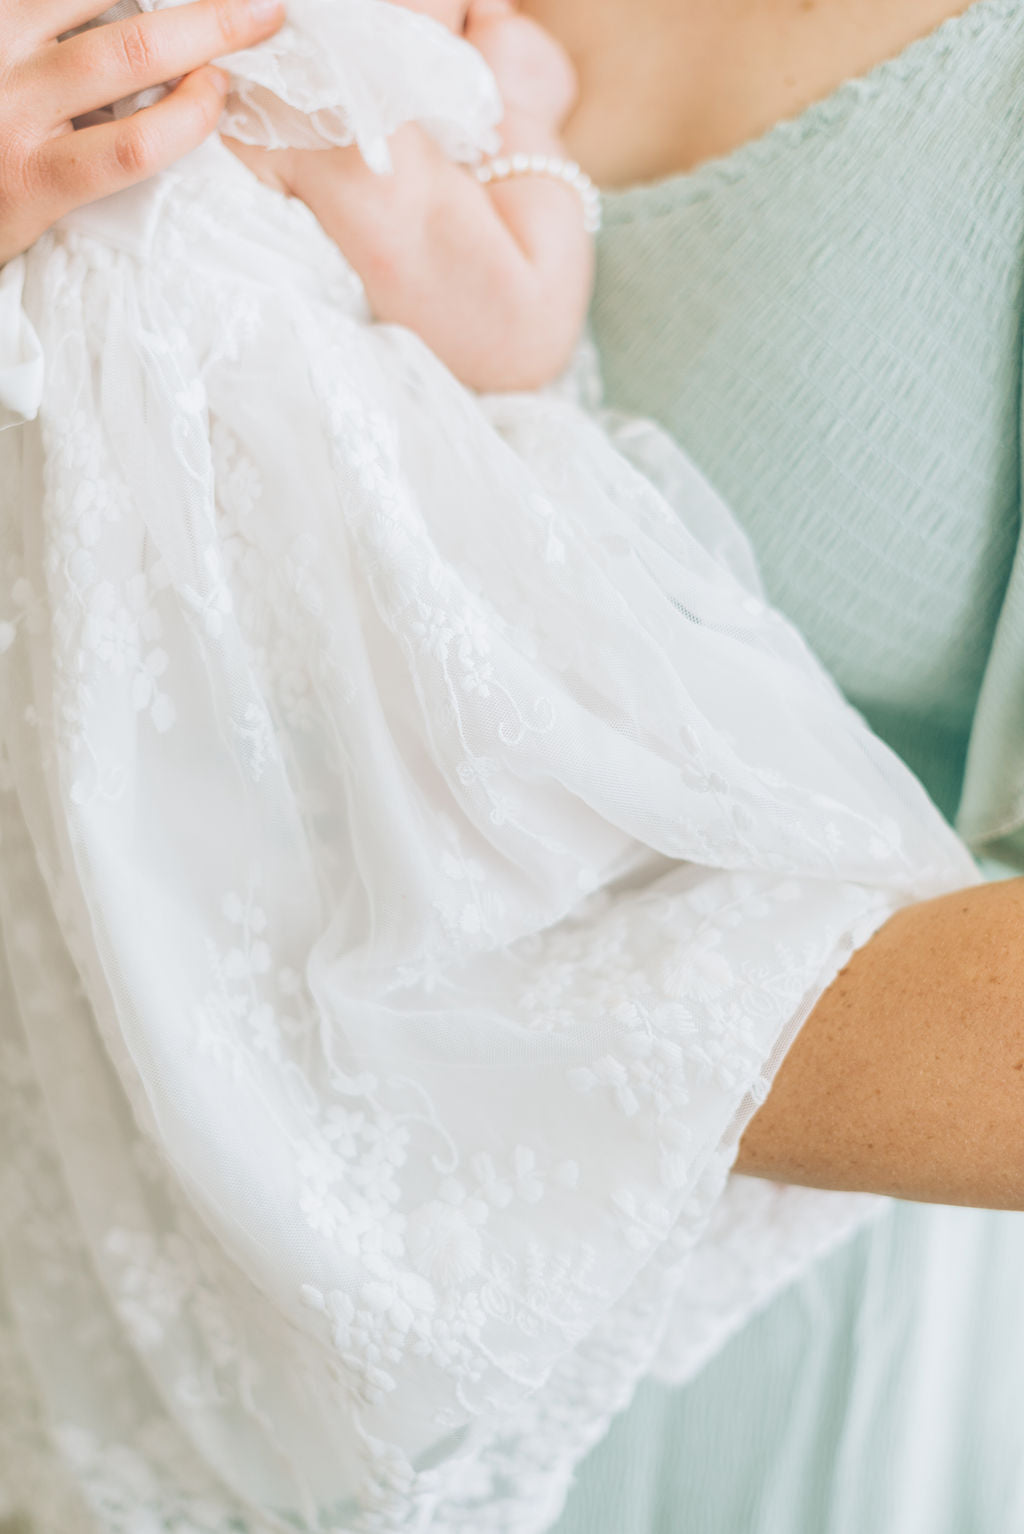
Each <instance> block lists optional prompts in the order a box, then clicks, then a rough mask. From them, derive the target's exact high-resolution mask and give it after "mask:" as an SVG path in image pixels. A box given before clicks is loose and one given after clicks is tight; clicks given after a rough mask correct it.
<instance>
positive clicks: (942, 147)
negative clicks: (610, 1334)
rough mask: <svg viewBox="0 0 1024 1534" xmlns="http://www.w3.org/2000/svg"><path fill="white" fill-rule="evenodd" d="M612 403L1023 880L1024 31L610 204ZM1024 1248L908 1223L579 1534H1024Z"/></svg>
mask: <svg viewBox="0 0 1024 1534" xmlns="http://www.w3.org/2000/svg"><path fill="white" fill-rule="evenodd" d="M593 321H594V327H595V335H596V338H597V341H598V345H599V347H600V350H601V354H602V361H603V367H604V372H605V382H606V386H607V392H608V396H609V401H610V403H611V404H613V405H616V406H619V407H621V408H623V409H626V410H629V411H631V412H635V413H640V414H645V415H650V416H653V417H655V418H657V419H658V420H660V421H661V422H662V423H663V424H664V425H665V426H666V427H667V428H668V429H669V430H670V431H671V432H672V433H673V434H674V435H675V436H676V437H677V438H678V439H679V441H680V442H681V443H682V444H683V446H684V447H685V448H686V449H687V450H688V451H689V452H690V453H691V454H692V456H693V457H694V458H695V459H696V460H697V462H698V463H699V464H700V465H701V466H702V468H703V469H704V470H705V472H706V473H707V475H708V477H709V478H710V479H711V480H712V481H713V483H715V484H716V485H717V486H718V487H719V489H720V490H721V491H722V492H723V494H724V495H725V497H726V499H727V500H728V502H729V503H730V505H731V506H732V507H733V508H734V510H735V511H736V513H737V514H738V516H739V517H740V519H741V521H743V523H744V525H745V526H746V528H747V530H748V532H749V533H750V535H751V538H752V540H753V542H754V545H755V548H756V550H757V553H758V556H759V559H760V562H761V567H762V571H763V573H764V576H765V579H766V583H767V585H768V587H769V591H770V593H771V595H772V596H773V598H774V599H775V600H776V601H777V602H778V604H779V605H780V606H781V607H782V608H783V609H784V610H785V611H786V612H788V613H789V614H790V616H792V617H793V618H794V619H795V620H796V622H797V623H798V624H799V626H800V627H801V628H802V630H803V631H804V633H805V634H806V636H807V637H808V639H809V640H810V641H811V643H812V645H813V646H814V647H815V648H816V650H817V651H818V653H819V655H820V656H821V657H822V659H823V660H824V661H825V663H826V664H827V665H828V667H829V668H830V669H831V671H832V672H833V674H834V675H835V676H836V677H837V679H838V680H839V682H840V683H841V685H842V686H843V687H844V689H845V690H846V692H847V694H848V695H849V696H850V698H851V699H852V700H853V701H854V702H855V703H856V704H857V705H858V707H860V708H861V709H862V710H863V711H864V713H865V714H866V715H867V717H868V719H869V720H870V722H871V723H872V725H873V726H874V727H875V729H876V730H878V732H879V733H880V734H881V735H882V736H883V737H884V738H885V739H887V740H888V741H889V742H890V744H892V745H893V746H894V748H895V749H896V750H897V751H899V753H900V754H901V755H902V756H903V757H904V758H905V759H906V761H907V762H908V763H909V764H910V765H911V766H912V767H913V768H914V770H915V771H916V772H917V773H918V774H919V775H920V776H921V778H922V779H923V780H924V782H925V783H926V785H927V786H928V787H929V789H930V790H931V792H932V794H933V796H934V797H935V799H936V801H937V802H938V803H939V804H940V806H941V807H942V808H943V810H944V811H945V812H946V813H947V814H949V815H950V816H954V815H957V814H959V823H960V826H961V828H962V830H963V831H964V833H965V834H966V835H967V836H968V838H969V839H970V840H971V841H972V843H973V844H974V845H975V846H976V847H977V849H978V850H979V852H985V853H991V854H996V855H998V856H999V857H1001V858H1003V859H1004V860H1008V861H1010V862H1014V861H1016V862H1017V863H1018V864H1022V865H1024V831H1022V826H1024V553H1022V552H1020V550H1019V548H1018V539H1019V531H1020V528H1019V522H1020V517H1019V505H1020V439H1021V432H1020V408H1021V399H1020V396H1021V350H1022V329H1024V325H1022V321H1024V0H977V3H976V4H975V5H974V6H973V7H972V8H971V9H970V10H969V11H968V12H966V13H965V15H963V16H962V17H960V18H958V19H956V20H954V21H952V22H949V23H947V24H946V25H945V26H944V27H942V28H941V29H940V30H939V31H938V32H936V33H935V34H933V35H932V36H931V37H929V38H926V39H924V40H923V41H921V42H919V43H917V44H915V45H913V46H912V47H911V48H909V49H908V50H907V51H906V52H905V53H904V54H902V55H901V56H900V57H899V58H898V59H896V60H894V61H892V62H890V63H888V64H885V65H883V66H882V67H881V68H880V69H877V70H875V71H874V72H873V73H872V74H871V75H870V76H868V77H867V78H866V79H863V80H859V81H855V82H852V83H850V84H848V85H845V86H843V87H842V88H841V89H840V90H839V91H838V92H836V93H835V94H834V95H833V96H831V97H830V98H829V99H828V100H827V101H825V102H823V103H821V104H820V105H818V106H816V107H813V108H812V109H811V110H810V111H808V112H806V113H805V114H803V115H802V116H801V117H800V118H798V119H796V120H795V121H794V122H791V123H786V124H783V125H781V126H780V127H778V128H776V129H774V130H773V131H772V132H770V133H769V134H768V135H767V136H766V137H765V138H763V139H760V140H758V141H757V142H756V143H754V144H752V145H749V146H747V147H746V148H744V149H741V150H740V151H739V152H738V153H736V154H733V155H731V156H729V157H728V158H727V159H725V160H722V161H718V162H716V163H714V164H711V165H708V166H705V167H703V168H701V169H699V170H697V171H696V172H694V173H693V174H691V175H688V176H684V177H678V178H674V179H672V180H670V181H667V182H664V183H662V184H660V185H657V186H653V187H642V188H638V189H634V190H632V191H628V192H625V193H622V194H619V195H616V196H614V197H612V198H610V199H609V202H608V207H607V222H606V227H605V231H604V234H603V235H602V239H601V246H600V259H599V279H598V288H597V294H596V299H595V304H594V312H593ZM1020 1530H1024V1218H1022V1217H1019V1216H1009V1215H990V1214H982V1213H976V1212H970V1211H966V1212H965V1211H959V1212H952V1211H945V1210H925V1209H916V1208H911V1207H904V1208H902V1209H898V1210H897V1211H895V1213H894V1214H893V1215H892V1216H891V1217H889V1218H887V1219H886V1220H884V1221H883V1222H881V1224H880V1225H879V1226H878V1227H877V1228H875V1229H873V1230H871V1231H869V1232H867V1233H865V1234H863V1235H861V1236H860V1237H858V1238H857V1240H856V1241H854V1242H853V1243H851V1245H850V1246H849V1247H848V1248H846V1249H845V1250H844V1251H842V1252H841V1253H838V1254H836V1255H835V1256H834V1257H832V1258H831V1259H830V1260H829V1261H828V1262H827V1263H826V1264H824V1265H822V1267H821V1268H819V1270H818V1271H817V1272H816V1273H814V1274H812V1275H810V1276H809V1277H808V1278H807V1279H806V1280H805V1281H804V1282H802V1283H801V1284H800V1285H798V1286H796V1287H795V1288H794V1289H793V1290H792V1291H791V1292H790V1293H788V1294H787V1295H785V1296H784V1297H783V1298H782V1299H781V1300H780V1301H778V1302H777V1303H776V1304H775V1305H774V1306H773V1307H772V1308H771V1309H770V1310H769V1311H768V1312H767V1313H766V1314H765V1315H764V1316H762V1317H760V1318H759V1319H758V1320H757V1321H755V1322H754V1323H753V1325H752V1326H750V1327H749V1328H748V1329H747V1331H746V1332H745V1333H744V1334H743V1335H742V1336H740V1337H739V1338H737V1339H735V1340H734V1342H733V1343H732V1344H731V1345H730V1347H729V1348H728V1349H727V1350H726V1352H725V1353H724V1354H723V1355H722V1356H721V1357H720V1358H719V1359H718V1360H716V1361H715V1362H714V1363H713V1364H712V1365H711V1366H709V1368H708V1369H707V1370H705V1372H704V1374H703V1375H702V1376H701V1378H700V1379H699V1380H697V1381H696V1382H695V1383H694V1384H692V1385H691V1386H689V1387H687V1388H686V1389H682V1390H679V1389H677V1390H670V1389H667V1388H665V1387H663V1386H658V1385H649V1386H647V1387H645V1388H644V1390H643V1391H642V1392H641V1393H640V1396H639V1397H638V1399H637V1401H636V1403H635V1404H634V1406H633V1407H632V1408H631V1410H630V1411H629V1412H628V1413H627V1414H626V1415H625V1417H624V1418H622V1419H621V1420H620V1421H619V1423H618V1424H617V1425H616V1427H615V1429H614V1430H613V1432H612V1434H611V1436H610V1437H609V1439H608V1440H607V1442H606V1443H605V1444H603V1445H601V1446H600V1447H599V1448H598V1449H597V1450H595V1452H594V1453H593V1454H592V1456H591V1458H590V1460H589V1461H588V1462H587V1464H586V1465H585V1466H584V1467H583V1469H582V1471H581V1473H580V1476H579V1478H578V1483H577V1486H576V1488H575V1490H574V1492H573V1494H572V1496H571V1498H570V1502H569V1505H568V1507H567V1510H566V1513H565V1515H564V1517H563V1518H562V1520H561V1521H560V1522H559V1524H558V1525H557V1534H869V1531H870V1534H975V1531H977V1534H1019V1531H1020Z"/></svg>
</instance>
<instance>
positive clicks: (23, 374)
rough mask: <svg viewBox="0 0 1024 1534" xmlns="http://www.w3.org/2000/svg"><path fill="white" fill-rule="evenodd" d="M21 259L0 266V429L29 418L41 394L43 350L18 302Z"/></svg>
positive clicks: (16, 424)
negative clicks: (0, 267) (0, 268)
mask: <svg viewBox="0 0 1024 1534" xmlns="http://www.w3.org/2000/svg"><path fill="white" fill-rule="evenodd" d="M24 276H25V262H24V258H23V257H21V256H17V257H15V259H14V260H13V261H8V262H7V264H6V266H4V267H3V268H2V270H0V431H2V430H3V429H4V428H5V427H7V426H18V425H20V424H21V422H23V421H31V420H33V419H34V418H35V416H36V413H37V412H38V410H39V404H40V401H41V399H42V394H43V350H42V347H41V346H40V344H39V337H38V336H37V335H36V332H35V329H34V328H33V326H32V324H31V322H30V320H29V318H28V315H27V314H26V313H25V311H24V309H23V308H22V304H21V291H22V284H23V282H24Z"/></svg>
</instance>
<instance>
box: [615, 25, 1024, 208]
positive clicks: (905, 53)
mask: <svg viewBox="0 0 1024 1534" xmlns="http://www.w3.org/2000/svg"><path fill="white" fill-rule="evenodd" d="M1020 10H1021V0H973V4H971V5H969V6H968V7H967V9H966V10H963V11H960V12H958V13H957V14H956V15H955V16H948V17H947V18H946V20H945V21H941V22H939V24H938V26H937V27H934V28H933V29H932V31H930V32H925V33H924V34H923V35H922V36H921V37H916V38H914V39H913V41H912V42H910V43H908V44H907V46H906V47H905V48H903V49H901V50H900V52H899V53H894V54H892V55H891V56H890V57H889V58H885V59H881V60H880V61H879V62H878V63H877V64H875V65H873V66H872V67H871V68H870V69H869V70H867V71H866V72H865V73H864V74H861V75H851V76H850V78H849V79H847V80H843V81H841V83H840V84H839V85H837V86H836V88H835V89H834V90H832V91H830V92H829V93H828V95H826V96H821V97H819V99H818V100H817V101H812V102H811V103H810V104H809V105H808V106H806V107H804V108H803V110H802V111H800V112H797V113H796V114H795V115H794V116H792V117H784V118H781V119H780V120H779V121H778V122H777V123H774V124H773V125H772V126H771V127H770V128H766V129H765V131H764V132H763V133H759V134H757V135H755V137H754V138H750V139H746V140H745V141H744V142H743V143H742V144H739V145H737V147H736V148H735V149H731V150H729V151H727V153H725V154H722V155H713V156H712V157H711V158H710V159H708V160H702V161H701V163H700V164H699V165H695V166H694V167H693V168H692V169H691V170H684V171H679V172H678V173H676V174H674V175H671V176H663V177H659V178H658V179H657V180H654V181H640V182H637V183H636V184H635V185H634V186H627V187H619V188H613V189H612V190H610V191H607V192H605V194H604V202H605V209H606V212H607V214H608V215H609V219H610V221H612V222H614V221H615V220H616V219H617V218H623V219H624V220H628V216H629V214H630V212H631V211H633V209H632V207H631V206H630V205H631V204H633V205H635V204H639V203H642V204H643V205H644V207H643V211H644V212H645V213H648V214H651V213H657V212H659V211H660V212H668V211H670V210H672V209H674V208H678V207H679V206H680V205H682V204H685V203H687V202H690V201H693V200H695V199H697V198H701V197H706V196H708V195H710V193H711V192H712V191H713V190H714V188H715V187H716V186H719V185H722V184H723V183H729V182H735V181H739V180H741V179H742V178H743V177H744V176H745V175H747V174H748V173H749V172H751V171H753V170H754V169H756V168H757V167H758V166H759V165H761V164H762V163H763V162H765V161H767V160H768V159H770V158H771V156H772V155H773V154H776V153H778V152H780V151H782V150H784V149H786V148H788V147H789V146H790V145H792V144H798V143H801V142H802V141H803V140H804V139H806V138H810V137H811V136H812V135H813V134H814V133H816V132H817V131H818V130H819V129H824V128H828V127H830V126H831V125H832V124H833V123H834V122H837V121H838V120H839V119H841V118H842V117H844V116H845V115H847V113H848V112H849V111H850V110H851V109H852V108H853V106H855V105H856V104H857V103H859V102H861V101H865V100H867V99H868V98H870V97H872V96H874V95H875V94H876V93H877V92H878V90H879V88H880V87H881V86H882V85H884V84H886V83H887V82H888V81H889V80H890V79H895V80H898V81H904V80H908V79H910V78H911V77H912V76H913V75H915V74H917V73H918V72H919V71H920V69H921V67H922V65H924V64H925V63H926V62H927V61H928V60H929V59H931V58H933V57H941V56H943V55H945V54H949V53H950V52H952V50H953V49H954V48H955V47H956V46H957V45H958V44H959V43H960V41H961V39H962V38H963V37H964V36H967V37H977V36H980V35H981V33H983V32H985V31H987V30H988V28H989V27H990V26H991V25H993V24H995V23H997V22H1000V21H1006V20H1008V19H1009V18H1010V17H1011V16H1013V15H1014V13H1017V12H1020ZM659 204H660V206H659Z"/></svg>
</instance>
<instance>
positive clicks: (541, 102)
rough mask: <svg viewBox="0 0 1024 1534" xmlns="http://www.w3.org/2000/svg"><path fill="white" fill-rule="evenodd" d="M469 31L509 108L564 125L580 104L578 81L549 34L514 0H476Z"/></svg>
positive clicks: (468, 21) (556, 125) (469, 17)
mask: <svg viewBox="0 0 1024 1534" xmlns="http://www.w3.org/2000/svg"><path fill="white" fill-rule="evenodd" d="M465 35H466V40H467V42H470V43H472V45H473V47H474V48H476V49H477V50H478V51H479V52H480V53H482V54H483V56H484V59H485V61H486V63H487V64H488V65H489V66H490V69H491V72H492V74H493V75H494V78H495V79H496V80H497V82H498V89H499V91H500V92H501V97H502V100H503V101H504V103H505V109H506V112H517V113H518V112H521V113H523V114H524V115H526V116H528V117H531V118H534V119H536V120H537V121H539V122H541V123H543V124H544V125H545V126H546V127H552V128H554V129H555V130H556V131H557V129H559V128H561V126H562V124H563V123H564V122H565V120H566V118H567V117H568V116H569V113H570V112H571V111H572V109H573V107H574V106H575V104H576V96H577V91H578V81H577V78H576V71H575V69H574V67H573V64H572V60H571V59H570V58H569V55H568V54H567V53H566V51H565V49H564V48H563V47H562V45H561V43H558V42H556V41H555V39H554V38H553V37H552V36H551V34H550V32H547V31H545V29H544V28H543V27H541V26H539V25H538V24H537V22H535V21H531V19H530V18H529V17H528V16H522V15H520V14H519V12H518V11H517V10H516V7H515V5H514V3H513V0H471V4H470V6H469V12H468V14H467V17H466V33H465Z"/></svg>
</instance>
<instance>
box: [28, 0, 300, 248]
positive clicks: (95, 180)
mask: <svg viewBox="0 0 1024 1534" xmlns="http://www.w3.org/2000/svg"><path fill="white" fill-rule="evenodd" d="M109 3H110V0H0V265H2V264H3V263H4V262H5V261H7V260H9V259H10V258H11V257H12V256H15V255H18V254H20V252H21V251H23V250H27V248H28V247H29V246H30V245H31V244H32V243H33V241H34V240H36V239H37V238H38V237H39V235H41V234H42V233H43V232H44V231H45V230H46V229H48V228H49V227H50V225H51V224H53V223H55V222H56V220H57V219H58V218H60V217H61V216H62V214H64V213H67V212H69V211H70V210H71V209H72V208H77V207H80V206H81V205H82V204H83V203H87V202H94V201H96V199H97V198H99V197H106V196H107V195H108V194H109V193H111V192H117V191H120V190H121V189H122V188H124V187H128V186H132V185H133V184H134V183H135V182H137V181H144V180H146V179H147V177H149V176H151V175H153V174H154V173H155V172H156V171H158V170H162V169H163V168H164V167H165V166H167V165H170V164H172V163H173V162H174V161H175V160H177V159H180V158H181V156H182V155H184V154H187V153H188V151H189V150H191V149H194V148H195V147H196V145H197V144H199V143H201V142H202V140H203V139H204V138H206V136H207V135H208V134H209V133H210V132H212V130H213V129H214V127H215V126H216V124H217V121H218V119H219V117H220V114H221V108H222V106H223V103H224V95H225V91H226V88H227V79H226V77H225V75H224V73H223V71H222V70H219V69H217V68H215V67H214V66H212V65H211V64H210V63H209V60H210V59H213V58H218V57H220V56H222V55H224V54H229V53H234V52H236V51H237V50H238V49H240V48H247V47H249V46H250V45H251V44H253V43H257V42H260V41H261V40H262V39H263V38H265V37H269V36H270V35H271V34H272V33H274V32H276V31H277V29H278V28H279V27H280V25H281V22H282V20H283V19H284V11H283V6H282V4H281V0H194V3H192V4H189V5H184V6H181V7H175V8H172V9H170V10H164V11H158V12H154V13H152V14H144V15H139V16H131V17H129V18H127V19H126V20H123V21H114V22H109V23H107V24H106V25H104V26H100V27H95V28H91V29H89V30H88V31H85V32H81V33H78V34H77V35H76V36H74V37H69V38H66V39H65V40H64V41H58V39H59V38H60V37H61V35H62V34H63V33H66V32H68V31H70V30H71V29H72V28H73V27H78V26H81V25H82V24H83V23H84V22H87V21H92V20H94V19H95V18H96V17H97V16H99V15H101V14H102V13H103V11H104V10H106V9H107V8H108V6H109ZM179 77H180V78H179ZM174 79H178V80H179V83H178V84H177V85H176V86H175V88H174V90H172V91H171V92H170V93H169V94H168V95H167V96H165V97H163V98H162V100H160V101H158V102H157V103H156V104H155V105H154V106H150V107H146V108H145V109H144V110H143V111H141V112H138V113H136V114H135V116H133V117H129V118H125V119H123V120H121V121H119V122H110V123H103V124H100V125H97V126H94V127H88V128H82V129H80V130H76V129H75V128H74V126H73V123H72V119H73V118H76V117H82V116H84V115H85V114H86V113H89V112H92V111H95V110H97V109H98V108H100V107H104V106H109V105H110V103H111V102H114V101H118V100H119V99H120V98H121V97H122V96H130V95H133V94H134V93H135V92H136V91H141V90H145V89H147V88H148V87H150V86H154V85H161V84H163V83H164V82H165V81H168V80H174Z"/></svg>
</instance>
